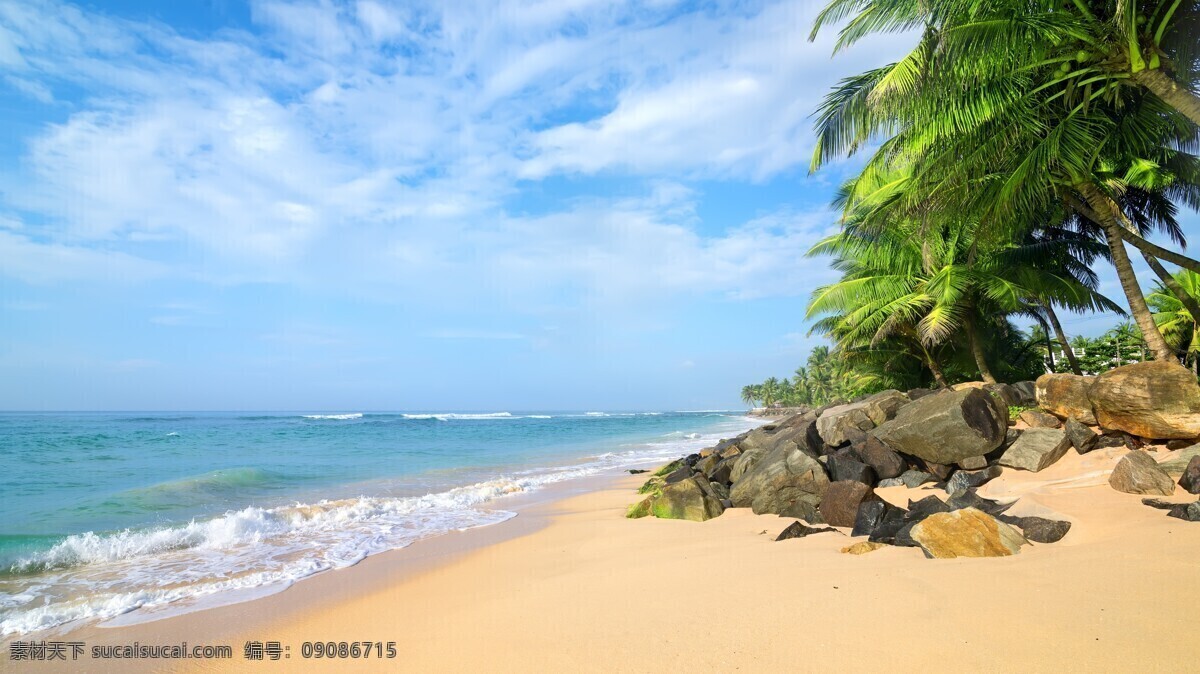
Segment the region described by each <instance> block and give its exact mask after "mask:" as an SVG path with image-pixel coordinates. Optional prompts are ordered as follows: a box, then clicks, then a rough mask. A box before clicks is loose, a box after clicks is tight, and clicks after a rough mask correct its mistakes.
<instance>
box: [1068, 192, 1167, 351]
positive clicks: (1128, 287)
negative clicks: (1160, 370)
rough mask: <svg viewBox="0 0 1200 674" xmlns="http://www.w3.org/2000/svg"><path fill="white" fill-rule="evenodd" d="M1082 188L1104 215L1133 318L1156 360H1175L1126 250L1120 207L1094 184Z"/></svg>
mask: <svg viewBox="0 0 1200 674" xmlns="http://www.w3.org/2000/svg"><path fill="white" fill-rule="evenodd" d="M1079 191H1080V193H1081V194H1082V195H1083V198H1084V199H1085V200H1087V204H1088V206H1089V207H1091V209H1092V210H1093V211H1095V215H1097V216H1098V217H1099V218H1100V220H1099V222H1098V224H1099V225H1100V226H1101V227H1103V228H1104V238H1105V240H1106V241H1107V242H1108V250H1109V252H1111V253H1112V263H1113V267H1114V268H1115V269H1116V270H1117V278H1118V279H1120V281H1121V289H1122V290H1124V291H1125V299H1126V300H1128V301H1129V312H1130V313H1131V314H1133V320H1134V321H1135V322H1136V323H1137V326H1138V328H1139V329H1141V331H1142V337H1143V338H1144V339H1145V340H1146V344H1147V345H1148V346H1149V347H1150V351H1151V352H1152V353H1153V354H1154V360H1162V361H1173V360H1175V353H1174V352H1173V351H1172V350H1171V347H1169V346H1167V342H1166V340H1165V339H1163V336H1162V332H1160V331H1159V329H1158V325H1157V324H1155V322H1154V317H1153V316H1152V315H1151V314H1150V307H1149V306H1147V305H1146V297H1145V296H1144V295H1143V294H1142V289H1141V287H1140V286H1139V285H1138V282H1137V276H1136V275H1135V274H1134V272H1133V264H1132V263H1130V261H1129V254H1128V253H1126V252H1125V243H1124V239H1123V238H1122V237H1121V229H1122V227H1121V223H1120V221H1119V220H1118V219H1117V209H1118V206H1117V205H1116V204H1115V203H1114V202H1113V201H1112V200H1111V199H1109V198H1108V197H1106V196H1105V195H1104V194H1103V193H1102V192H1100V190H1099V189H1097V187H1096V186H1095V185H1093V184H1091V183H1085V184H1083V185H1080V186H1079Z"/></svg>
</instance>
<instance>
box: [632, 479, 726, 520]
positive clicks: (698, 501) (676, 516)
mask: <svg viewBox="0 0 1200 674" xmlns="http://www.w3.org/2000/svg"><path fill="white" fill-rule="evenodd" d="M724 511H725V508H724V506H723V505H721V500H720V499H719V498H716V497H715V496H714V495H713V494H712V492H711V489H710V488H709V485H708V483H707V481H704V478H703V477H692V478H689V479H686V480H682V481H680V482H675V483H673V484H668V485H666V486H664V487H663V490H662V494H661V495H659V496H658V498H655V499H654V501H653V503H651V504H650V514H651V515H654V516H655V517H661V518H665V519H673V520H692V521H695V522H703V521H704V520H708V519H712V518H714V517H716V516H718V515H720V514H721V513H722V512H724Z"/></svg>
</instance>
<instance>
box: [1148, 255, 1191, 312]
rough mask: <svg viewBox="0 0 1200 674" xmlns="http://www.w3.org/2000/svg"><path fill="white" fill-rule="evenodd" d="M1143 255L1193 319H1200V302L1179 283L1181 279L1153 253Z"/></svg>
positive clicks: (1159, 278)
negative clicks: (1173, 274)
mask: <svg viewBox="0 0 1200 674" xmlns="http://www.w3.org/2000/svg"><path fill="white" fill-rule="evenodd" d="M1142 257H1144V258H1146V264H1148V265H1150V268H1151V269H1153V270H1154V273H1155V274H1157V275H1158V280H1160V281H1162V283H1163V285H1165V286H1166V287H1168V288H1170V289H1171V292H1172V293H1173V294H1174V295H1175V298H1176V299H1178V300H1179V302H1180V304H1182V305H1183V308H1184V309H1187V312H1188V313H1189V314H1191V315H1192V320H1200V302H1197V301H1196V298H1195V297H1192V296H1191V295H1189V294H1188V291H1186V290H1184V288H1183V286H1181V285H1179V281H1176V280H1175V277H1174V276H1171V274H1170V273H1169V272H1167V270H1166V269H1164V268H1163V266H1162V264H1160V263H1159V261H1158V260H1156V259H1154V256H1153V255H1147V254H1146V253H1142Z"/></svg>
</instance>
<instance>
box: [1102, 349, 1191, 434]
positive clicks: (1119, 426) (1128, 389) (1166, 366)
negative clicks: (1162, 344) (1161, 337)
mask: <svg viewBox="0 0 1200 674" xmlns="http://www.w3.org/2000/svg"><path fill="white" fill-rule="evenodd" d="M1088 396H1089V397H1090V399H1091V402H1092V408H1093V409H1094V410H1095V412H1096V421H1098V422H1099V424H1100V427H1101V428H1104V429H1114V430H1120V431H1124V432H1126V433H1129V434H1131V435H1136V436H1138V437H1142V438H1153V439H1155V440H1170V439H1174V438H1200V384H1198V383H1197V382H1196V375H1195V374H1194V373H1192V371H1191V370H1189V369H1187V368H1186V367H1183V366H1182V365H1179V364H1178V363H1167V362H1162V361H1152V362H1147V363H1134V364H1133V365H1125V366H1123V367H1118V368H1114V369H1112V370H1109V371H1108V372H1105V373H1104V374H1102V375H1100V376H1099V377H1096V381H1095V383H1093V384H1092V387H1091V388H1090V389H1089V390H1088Z"/></svg>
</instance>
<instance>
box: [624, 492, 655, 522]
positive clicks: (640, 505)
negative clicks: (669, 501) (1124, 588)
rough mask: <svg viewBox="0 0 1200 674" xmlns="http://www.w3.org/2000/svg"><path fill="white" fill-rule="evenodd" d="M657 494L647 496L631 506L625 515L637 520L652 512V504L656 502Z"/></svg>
mask: <svg viewBox="0 0 1200 674" xmlns="http://www.w3.org/2000/svg"><path fill="white" fill-rule="evenodd" d="M655 498H657V497H656V496H647V497H646V498H644V499H642V500H641V501H638V502H637V503H634V504H633V505H631V506H629V510H627V511H625V516H626V517H628V518H629V519H631V520H636V519H638V518H639V517H645V516H647V515H649V514H650V506H652V505H653V504H654V499H655Z"/></svg>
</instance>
